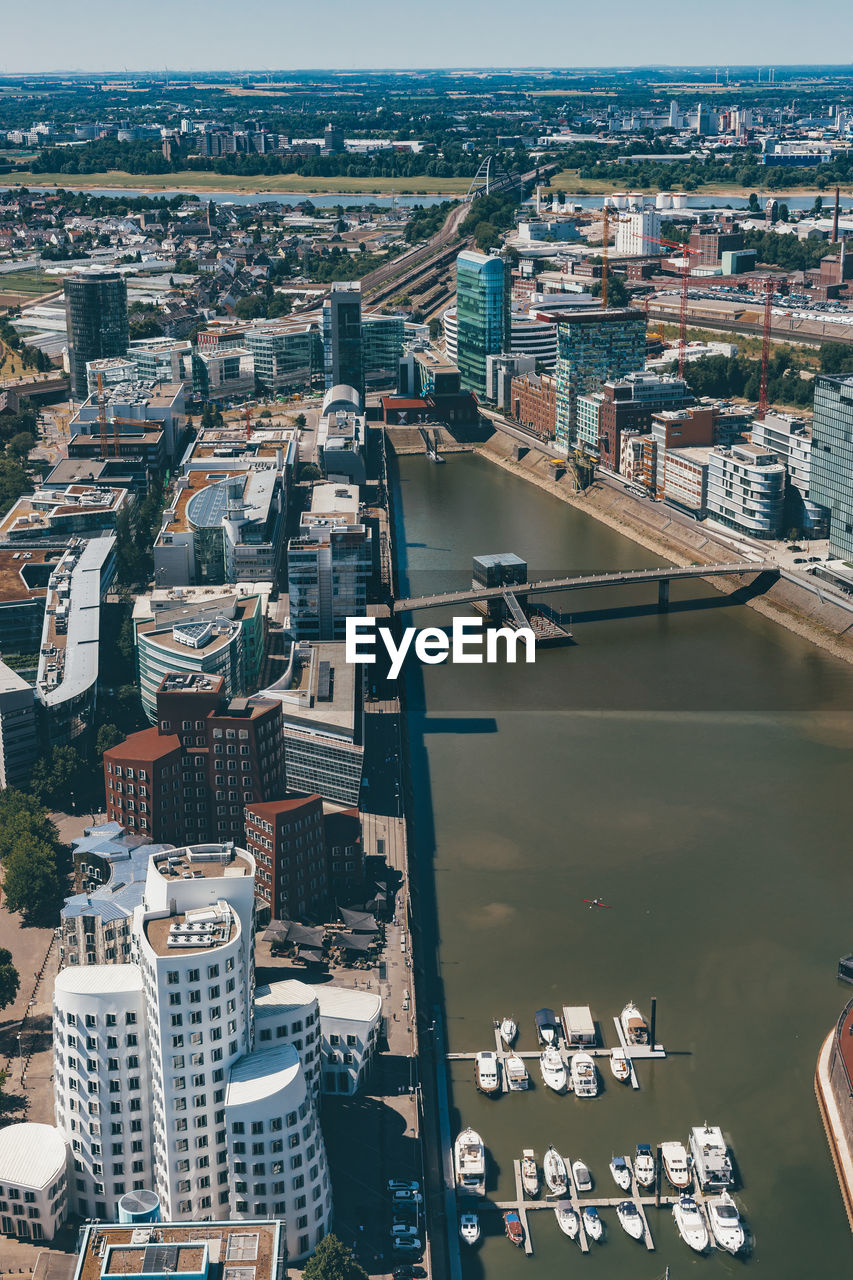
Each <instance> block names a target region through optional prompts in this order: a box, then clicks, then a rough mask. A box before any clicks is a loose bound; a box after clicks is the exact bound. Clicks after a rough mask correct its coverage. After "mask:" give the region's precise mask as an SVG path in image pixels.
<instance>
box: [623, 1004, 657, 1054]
mask: <svg viewBox="0 0 853 1280" xmlns="http://www.w3.org/2000/svg"><path fill="white" fill-rule="evenodd" d="M619 1021H620V1022H621V1024H622V1031H623V1032H624V1035H625V1039H626V1040H627V1041H628V1044H648V1043H649V1040H650V1036H649V1024H648V1023H647V1022H646V1020H645V1018H644V1017H643V1015H642V1014H641V1013H640V1010H639V1009H638V1008H637V1006H636V1005H635V1004H633V1003H632V1001H630V1000H629V1001H628V1003H627V1004H626V1005H625V1008H624V1009H623V1010H622V1013H621V1015H620V1017H619Z"/></svg>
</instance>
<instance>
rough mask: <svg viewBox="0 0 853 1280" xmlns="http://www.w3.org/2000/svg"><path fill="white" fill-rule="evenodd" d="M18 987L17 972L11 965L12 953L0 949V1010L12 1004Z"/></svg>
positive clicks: (3, 948)
mask: <svg viewBox="0 0 853 1280" xmlns="http://www.w3.org/2000/svg"><path fill="white" fill-rule="evenodd" d="M20 985H21V979H20V977H19V976H18V970H17V969H16V968H15V966H14V965H13V964H12V952H11V951H8V950H7V949H6V948H5V947H0V1009H5V1008H6V1006H7V1005H10V1004H11V1003H12V1001H13V1000H14V999H15V996H16V995H17V994H18V988H19V987H20Z"/></svg>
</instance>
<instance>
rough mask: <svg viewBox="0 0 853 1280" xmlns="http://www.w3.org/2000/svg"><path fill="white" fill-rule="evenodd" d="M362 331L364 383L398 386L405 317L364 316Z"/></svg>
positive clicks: (366, 384)
mask: <svg viewBox="0 0 853 1280" xmlns="http://www.w3.org/2000/svg"><path fill="white" fill-rule="evenodd" d="M361 334H362V348H363V352H364V385H365V387H366V388H367V389H368V390H369V389H370V388H371V387H375V388H382V387H396V385H397V374H398V370H399V365H400V357H401V355H402V354H403V345H404V343H405V339H406V322H405V320H404V319H403V317H402V316H382V315H372V316H365V317H364V318H363V320H362V325H361Z"/></svg>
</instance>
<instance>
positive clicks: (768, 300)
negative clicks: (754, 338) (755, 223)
mask: <svg viewBox="0 0 853 1280" xmlns="http://www.w3.org/2000/svg"><path fill="white" fill-rule="evenodd" d="M777 283H778V281H776V280H774V279H773V278H772V277H771V276H767V278H766V279H765V281H764V324H763V327H762V332H761V380H760V382H759V384H758V409H757V411H756V414H755V416H756V418H758V420H759V422H763V421H764V419H765V417H766V415H767V366H768V363H769V361H770V321H771V316H772V306H773V294H774V293H775V292H776V285H777Z"/></svg>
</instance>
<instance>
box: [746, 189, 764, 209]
mask: <svg viewBox="0 0 853 1280" xmlns="http://www.w3.org/2000/svg"><path fill="white" fill-rule="evenodd" d="M749 207H750V209H751V210H752V212H753V213H757V212H758V210H759V209H760V207H761V206H760V205H759V203H758V196H757V195H756V194H755V192H754V191H750V193H749Z"/></svg>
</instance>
